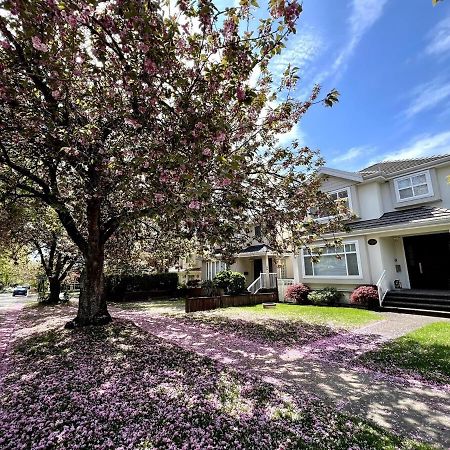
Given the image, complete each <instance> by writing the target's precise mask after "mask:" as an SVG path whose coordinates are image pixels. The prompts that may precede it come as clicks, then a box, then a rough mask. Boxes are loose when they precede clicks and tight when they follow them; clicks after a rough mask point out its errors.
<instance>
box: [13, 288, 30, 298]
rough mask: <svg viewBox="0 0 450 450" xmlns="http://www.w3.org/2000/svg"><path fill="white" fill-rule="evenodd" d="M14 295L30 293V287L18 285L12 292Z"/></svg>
mask: <svg viewBox="0 0 450 450" xmlns="http://www.w3.org/2000/svg"><path fill="white" fill-rule="evenodd" d="M12 295H13V297H15V296H16V295H28V289H27V287H26V286H16V287H15V288H14V290H13V293H12Z"/></svg>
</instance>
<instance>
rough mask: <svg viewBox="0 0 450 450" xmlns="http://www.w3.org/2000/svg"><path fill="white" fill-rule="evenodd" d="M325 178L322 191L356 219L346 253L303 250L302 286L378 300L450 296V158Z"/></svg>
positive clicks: (298, 268)
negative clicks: (369, 290)
mask: <svg viewBox="0 0 450 450" xmlns="http://www.w3.org/2000/svg"><path fill="white" fill-rule="evenodd" d="M321 175H322V176H323V177H324V181H323V185H322V189H323V191H324V192H327V193H329V194H330V196H332V198H335V199H340V200H341V201H344V202H346V203H347V205H348V207H349V208H350V209H351V210H352V212H353V214H354V216H355V217H356V218H353V219H352V220H351V221H349V223H348V224H347V225H348V228H349V230H350V231H349V232H348V233H342V234H341V236H340V237H341V238H342V240H343V243H342V246H340V247H333V248H329V247H323V242H317V245H315V246H312V247H311V248H309V249H303V250H302V251H301V254H300V255H298V256H297V257H296V260H295V264H294V278H295V281H296V282H302V283H306V284H308V285H309V286H310V287H311V288H312V289H317V288H320V287H325V286H334V287H336V288H338V289H339V290H341V291H343V292H347V293H349V292H351V291H352V290H353V289H354V288H355V287H356V286H358V285H361V284H374V285H375V284H377V285H378V287H379V292H380V297H384V296H385V294H386V292H387V291H390V292H391V295H392V292H394V290H396V289H397V291H395V292H400V291H399V289H401V288H403V289H407V290H416V293H417V292H420V293H421V294H422V297H423V291H435V292H436V291H439V290H441V291H445V290H450V155H445V156H432V157H428V158H418V159H409V160H402V161H385V162H380V163H377V164H373V165H371V166H369V167H367V168H365V169H363V170H360V171H358V172H346V171H342V170H335V169H330V168H326V167H324V168H322V169H321ZM319 220H323V219H319ZM321 246H322V247H323V248H322V249H321V251H318V249H319V247H321ZM317 254H320V257H319V258H317V257H316V255H317ZM417 290H420V291H417ZM403 292H404V291H403ZM413 294H414V292H413V291H410V293H409V297H411V295H413ZM409 297H408V298H409ZM397 306H399V305H397ZM430 309H433V308H430Z"/></svg>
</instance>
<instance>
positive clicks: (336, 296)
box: [309, 287, 341, 306]
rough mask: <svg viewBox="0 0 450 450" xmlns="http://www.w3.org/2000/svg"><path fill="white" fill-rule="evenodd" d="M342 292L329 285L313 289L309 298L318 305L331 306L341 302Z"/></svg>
mask: <svg viewBox="0 0 450 450" xmlns="http://www.w3.org/2000/svg"><path fill="white" fill-rule="evenodd" d="M340 298H341V293H340V292H338V290H337V289H335V288H331V287H327V288H323V289H318V290H317V291H312V292H311V293H310V294H309V300H310V301H311V303H312V304H313V305H316V306H331V305H335V304H336V303H337V302H339V300H340Z"/></svg>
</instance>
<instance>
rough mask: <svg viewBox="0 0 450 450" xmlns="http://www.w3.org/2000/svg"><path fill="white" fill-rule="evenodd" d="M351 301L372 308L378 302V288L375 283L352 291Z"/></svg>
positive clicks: (353, 303)
mask: <svg viewBox="0 0 450 450" xmlns="http://www.w3.org/2000/svg"><path fill="white" fill-rule="evenodd" d="M350 303H351V304H352V305H360V306H366V307H370V308H372V307H374V306H376V305H377V304H378V289H377V288H376V286H373V285H367V286H366V285H363V286H359V287H357V288H356V289H355V290H354V291H353V292H352V295H351V296H350Z"/></svg>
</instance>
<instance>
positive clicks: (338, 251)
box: [333, 245, 344, 253]
mask: <svg viewBox="0 0 450 450" xmlns="http://www.w3.org/2000/svg"><path fill="white" fill-rule="evenodd" d="M333 250H334V252H333V253H344V246H343V245H340V246H339V247H334V249H333Z"/></svg>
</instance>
